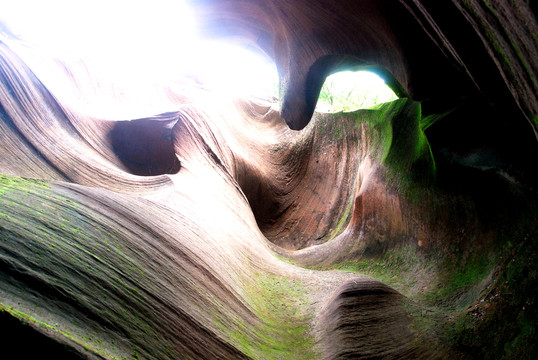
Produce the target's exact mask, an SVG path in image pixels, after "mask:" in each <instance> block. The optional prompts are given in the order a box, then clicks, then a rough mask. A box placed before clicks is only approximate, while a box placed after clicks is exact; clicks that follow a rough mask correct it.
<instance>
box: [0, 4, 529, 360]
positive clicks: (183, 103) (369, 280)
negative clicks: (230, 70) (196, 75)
mask: <svg viewBox="0 0 538 360" xmlns="http://www.w3.org/2000/svg"><path fill="white" fill-rule="evenodd" d="M193 7H194V8H195V10H196V13H197V15H198V17H199V19H200V21H201V22H202V24H203V29H204V31H205V32H206V33H207V34H213V35H215V34H219V35H222V34H224V35H226V36H235V37H239V38H240V39H242V40H241V41H245V42H247V43H251V44H254V45H255V46H256V47H257V48H258V49H259V50H260V51H262V52H264V53H266V54H267V55H268V56H270V57H272V58H273V59H274V61H275V63H276V64H277V67H278V70H279V74H280V82H281V94H280V97H281V99H280V101H281V107H280V110H277V109H276V108H275V106H274V104H271V103H269V102H267V101H264V100H260V99H234V100H231V99H227V98H225V97H223V96H222V95H218V94H215V93H214V92H212V91H210V90H207V89H204V88H202V87H199V86H195V85H194V84H192V83H186V84H184V86H180V87H177V88H163V89H160V90H159V92H157V94H159V96H160V99H161V101H163V103H166V108H167V109H173V111H166V112H163V113H161V114H155V115H153V116H144V117H137V118H133V119H123V120H121V121H118V120H117V119H106V118H95V117H91V116H88V115H87V114H84V112H82V111H80V110H79V109H77V108H76V107H73V106H71V104H70V103H69V102H68V101H65V100H64V99H62V98H61V96H59V95H57V94H55V93H54V91H53V87H52V86H50V85H48V84H47V82H46V80H45V79H44V78H43V77H40V75H39V74H44V73H46V72H48V71H55V72H58V73H59V74H63V76H64V79H65V80H66V81H67V82H68V83H69V84H71V85H70V86H72V89H73V91H74V92H76V93H78V92H80V94H81V96H82V95H83V94H85V92H84V91H86V90H85V89H88V88H89V87H91V86H96V85H95V84H99V82H98V81H95V82H93V83H92V82H91V81H93V80H95V78H97V77H98V74H88V73H85V72H84V71H83V70H81V69H80V68H79V67H77V66H76V65H74V64H70V63H67V62H65V63H62V62H60V61H58V62H53V63H46V64H45V63H40V62H38V61H36V62H32V63H31V64H32V65H30V62H29V61H28V59H27V58H23V57H21V55H20V53H19V52H18V51H17V50H16V48H15V47H13V46H11V45H10V43H9V41H4V42H2V43H0V173H1V175H0V310H1V312H0V315H1V318H2V323H1V324H0V327H1V328H2V335H3V338H4V339H6V340H7V341H6V345H5V349H10V350H12V351H15V352H18V353H19V355H20V357H21V358H25V357H30V358H31V357H35V356H36V352H32V351H33V350H32V349H29V347H28V346H27V345H22V344H24V339H28V341H32V342H35V344H36V346H39V347H40V350H41V351H40V354H41V356H43V355H46V357H51V358H67V359H70V358H73V359H78V358H89V359H248V358H251V359H377V358H386V359H409V358H416V359H421V358H423V359H431V358H439V359H444V358H463V359H465V358H469V359H472V358H488V359H494V358H511V359H516V358H517V359H520V358H534V357H535V356H536V353H537V349H536V344H537V343H538V342H537V341H536V340H537V339H536V323H537V322H536V320H537V318H538V316H537V315H538V312H537V310H536V303H535V301H536V286H537V278H538V276H537V272H536V266H535V264H536V261H537V260H538V259H537V253H538V252H537V250H538V249H537V237H536V235H537V225H538V209H537V204H538V203H537V201H536V200H537V193H536V185H537V180H538V177H537V168H536V166H535V163H536V160H535V159H536V155H537V150H538V149H537V147H538V146H537V145H538V144H537V128H538V127H537V126H538V123H537V120H536V119H537V118H538V100H537V94H538V91H537V90H538V89H537V86H538V85H537V82H536V79H537V73H538V56H536V55H537V52H538V46H537V42H538V40H537V34H538V25H537V22H536V16H535V8H533V7H532V6H531V5H529V3H528V2H525V1H522V0H521V1H519V0H518V1H510V2H508V1H499V2H493V1H492V2H487V1H478V0H476V1H460V0H452V1H448V0H446V1H436V2H426V1H420V0H376V1H370V0H361V1H356V0H355V1H351V0H350V1H338V2H334V1H324V0H318V1H302V0H301V1H293V2H289V1H281V0H271V1H268V0H264V1H263V0H255V1H243V0H227V1H213V0H203V1H196V2H193ZM363 68H367V69H373V71H376V72H378V73H379V74H381V75H382V76H383V77H384V78H385V79H386V81H387V83H388V84H389V85H390V86H391V87H392V88H393V89H394V90H395V92H396V94H397V95H398V96H399V97H400V98H399V99H398V100H396V101H394V102H390V103H386V104H382V105H380V106H379V107H377V108H374V109H363V110H358V111H355V112H349V113H341V114H320V113H315V112H314V109H315V104H316V101H317V98H318V95H319V91H320V88H321V86H322V84H323V82H324V80H325V77H326V76H327V75H329V74H330V73H332V72H335V71H339V70H343V69H363ZM85 82H88V83H85ZM101 84H103V83H101ZM97 91H110V89H108V88H106V86H103V88H102V89H100V88H99V87H97ZM107 93H108V92H107ZM110 93H111V94H114V91H110ZM115 100H116V101H118V102H119V101H124V99H121V98H120V97H119V96H118V97H117V98H115ZM297 130H301V131H297ZM21 338H22V339H23V341H21V340H20V339H21ZM6 351H7V350H6Z"/></svg>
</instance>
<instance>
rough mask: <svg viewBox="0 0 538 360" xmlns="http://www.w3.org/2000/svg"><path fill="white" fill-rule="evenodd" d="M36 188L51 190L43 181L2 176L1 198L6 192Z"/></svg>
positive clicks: (0, 183)
mask: <svg viewBox="0 0 538 360" xmlns="http://www.w3.org/2000/svg"><path fill="white" fill-rule="evenodd" d="M34 187H40V188H45V189H48V188H50V186H49V185H48V184H47V183H46V182H45V181H43V180H37V179H27V178H21V177H17V176H11V175H5V174H0V196H2V195H4V194H5V192H6V191H10V190H13V189H17V190H25V189H28V188H34Z"/></svg>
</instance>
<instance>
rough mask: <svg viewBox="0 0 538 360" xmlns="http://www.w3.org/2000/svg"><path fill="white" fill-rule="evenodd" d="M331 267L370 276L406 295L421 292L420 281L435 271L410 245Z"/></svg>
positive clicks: (430, 276)
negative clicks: (373, 256)
mask: <svg viewBox="0 0 538 360" xmlns="http://www.w3.org/2000/svg"><path fill="white" fill-rule="evenodd" d="M333 268H334V269H337V270H343V271H351V272H356V273H360V274H365V275H368V276H371V277H373V278H375V279H377V280H379V281H382V282H384V283H386V284H388V285H390V286H391V287H393V288H394V289H396V290H398V291H399V292H401V293H402V294H404V295H406V296H414V295H416V294H417V293H418V292H419V291H423V288H422V286H421V282H424V281H425V279H426V281H427V279H429V280H430V281H431V279H432V278H433V276H434V274H435V272H434V270H435V265H434V264H433V263H432V262H430V261H428V259H427V258H426V256H425V255H423V254H422V253H420V252H419V251H418V250H417V248H416V247H413V246H410V245H403V246H400V247H396V248H392V249H389V250H388V251H387V252H386V253H385V254H384V255H383V256H382V257H380V258H378V259H364V260H359V261H351V262H344V263H339V264H336V265H334V266H333Z"/></svg>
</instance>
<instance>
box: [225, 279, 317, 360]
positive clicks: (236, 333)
mask: <svg viewBox="0 0 538 360" xmlns="http://www.w3.org/2000/svg"><path fill="white" fill-rule="evenodd" d="M245 298H246V300H247V302H248V303H249V305H250V306H251V307H252V309H253V310H254V313H255V314H256V315H257V316H258V317H259V320H260V323H258V324H257V326H254V327H253V328H250V329H249V328H247V326H246V325H242V326H241V328H238V329H235V330H232V331H230V329H229V328H227V327H225V326H223V324H222V323H219V322H218V321H217V326H219V327H220V328H221V329H222V330H223V331H225V333H228V334H229V335H230V338H231V341H232V343H233V344H234V345H235V346H237V348H238V349H239V350H241V351H242V352H244V353H245V354H246V355H248V356H250V357H252V358H254V359H299V360H300V359H304V360H306V359H314V358H317V357H318V356H316V354H315V353H314V339H313V336H312V335H311V334H310V333H309V329H310V321H311V316H312V315H311V314H310V313H309V312H308V310H307V307H308V304H309V301H308V294H307V291H306V289H305V287H304V286H303V285H302V284H301V282H300V281H299V280H292V279H290V278H288V277H284V276H279V275H276V274H271V273H262V272H259V273H257V274H256V275H255V276H254V278H253V282H252V283H251V284H250V285H249V286H246V287H245Z"/></svg>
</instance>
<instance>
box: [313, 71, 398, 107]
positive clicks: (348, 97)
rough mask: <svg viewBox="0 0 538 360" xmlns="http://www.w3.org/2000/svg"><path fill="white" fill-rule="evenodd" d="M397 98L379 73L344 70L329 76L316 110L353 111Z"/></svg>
mask: <svg viewBox="0 0 538 360" xmlns="http://www.w3.org/2000/svg"><path fill="white" fill-rule="evenodd" d="M397 98H398V97H397V96H396V95H395V94H394V92H393V91H392V90H391V89H390V88H389V87H388V86H387V85H385V83H384V82H383V80H381V79H380V78H379V77H378V76H377V75H375V74H373V73H371V72H368V71H357V72H352V71H343V72H339V73H335V74H333V75H330V76H328V77H327V79H326V80H325V83H324V84H323V87H322V88H321V92H320V94H319V99H318V104H317V107H316V111H319V112H329V113H335V112H351V111H355V110H357V109H365V108H369V107H372V106H375V105H377V104H380V103H384V102H389V101H393V100H396V99H397Z"/></svg>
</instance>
